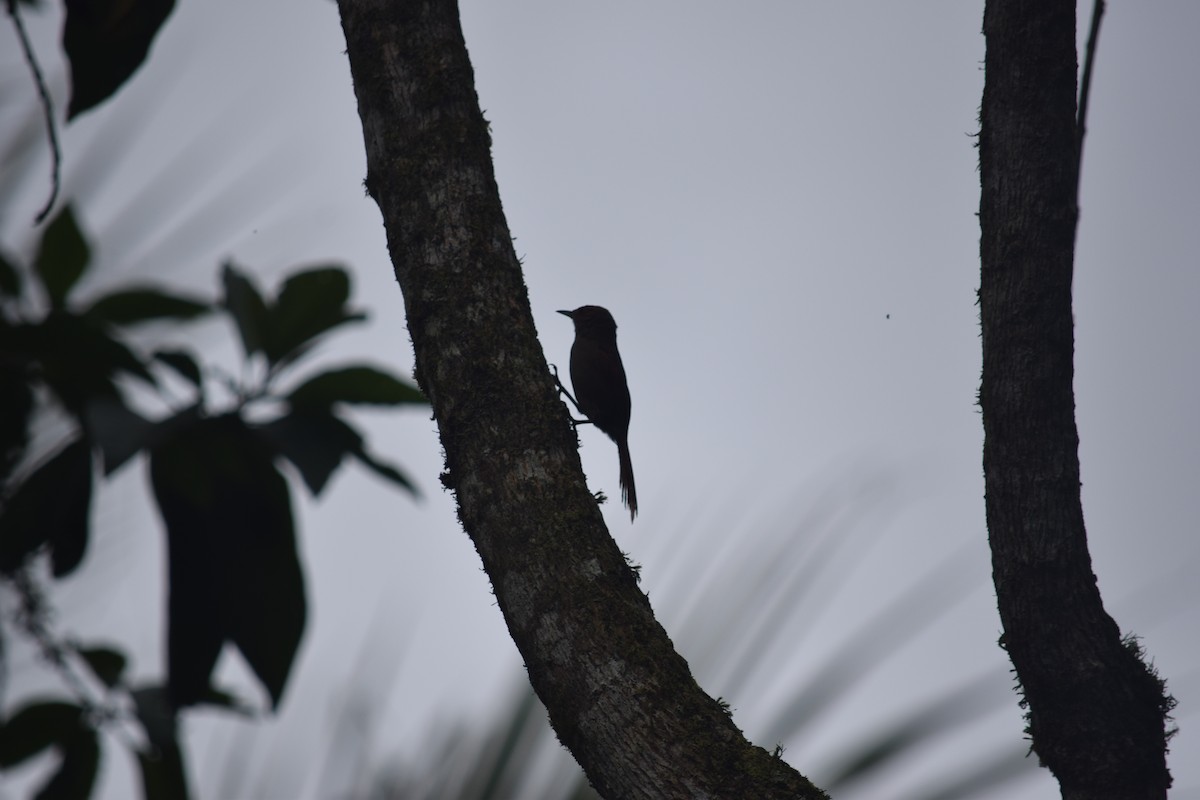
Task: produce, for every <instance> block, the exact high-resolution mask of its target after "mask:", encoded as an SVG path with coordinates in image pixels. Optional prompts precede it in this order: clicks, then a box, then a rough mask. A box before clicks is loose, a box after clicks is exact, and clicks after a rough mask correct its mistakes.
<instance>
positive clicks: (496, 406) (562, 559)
mask: <svg viewBox="0 0 1200 800" xmlns="http://www.w3.org/2000/svg"><path fill="white" fill-rule="evenodd" d="M338 7H339V10H340V12H341V17H342V27H343V29H344V31H345V34H346V48H347V54H348V56H349V59H350V68H351V74H352V77H353V80H354V90H355V94H356V95H357V98H358V110H359V116H360V117H361V118H362V125H363V136H364V140H365V144H366V154H367V180H366V186H367V191H368V193H369V194H370V195H371V196H372V197H373V198H374V199H375V201H376V202H377V203H378V204H379V208H380V211H381V212H382V215H383V221H384V226H385V228H386V229H387V236H388V248H389V251H390V254H391V259H392V263H393V265H394V267H395V273H396V278H397V281H398V282H399V284H400V288H401V290H402V292H403V294H404V303H405V310H406V312H407V319H408V328H409V332H410V334H411V335H412V340H413V349H414V352H415V356H416V367H417V369H416V372H417V376H418V381H419V383H420V384H421V388H422V390H424V392H425V395H426V396H427V397H428V398H429V400H430V403H431V405H432V407H433V412H434V415H435V417H436V419H437V424H438V429H439V433H440V436H441V440H442V445H443V447H444V449H445V452H446V467H447V471H446V474H445V475H444V476H443V482H444V483H445V484H446V485H447V486H448V487H450V488H451V489H453V491H454V492H455V495H456V499H457V501H458V513H459V518H460V520H461V522H462V525H463V528H464V529H465V530H466V532H467V534H468V535H469V536H470V537H471V539H472V541H473V542H474V544H475V547H476V549H477V551H478V552H479V555H480V558H481V559H482V561H483V565H484V569H485V570H486V571H487V574H488V577H489V578H490V579H491V583H492V588H493V590H494V591H495V595H496V600H497V603H498V605H499V607H500V610H501V611H502V612H503V614H504V618H505V621H506V623H507V624H508V628H509V631H510V633H511V635H512V638H513V641H514V642H515V643H516V645H517V647H518V649H519V650H520V652H521V655H522V656H523V657H524V659H525V664H526V668H527V670H528V673H529V679H530V682H531V684H532V685H533V688H534V690H535V691H536V692H537V694H538V697H539V698H541V700H542V702H543V703H544V704H545V706H546V708H547V710H548V711H549V714H550V721H551V724H552V725H553V726H554V729H555V732H556V733H557V734H558V737H559V739H560V740H561V741H562V742H563V744H565V745H566V746H567V747H568V748H569V749H570V751H571V753H572V754H573V755H574V756H575V758H576V760H577V761H579V763H580V765H581V766H582V767H583V769H584V771H585V772H586V773H587V776H588V778H589V780H590V781H591V782H592V784H593V785H594V786H595V787H596V789H597V791H599V792H600V794H601V795H603V796H604V797H606V798H608V799H609V800H619V799H622V798H646V799H647V800H649V798H663V797H754V798H762V799H763V800H771V799H772V798H818V797H823V796H824V795H823V794H822V793H821V792H820V790H818V789H817V788H816V787H814V786H813V785H812V784H811V783H809V782H808V781H807V780H805V779H804V778H803V777H802V776H801V775H799V774H798V773H796V772H795V770H793V769H792V768H791V767H789V766H788V765H787V764H785V763H784V762H783V761H782V760H780V759H778V758H775V757H773V756H772V755H771V754H770V753H768V752H767V751H765V750H763V749H762V748H759V747H754V746H753V745H751V744H749V743H748V742H747V741H746V740H745V739H744V738H743V737H742V735H741V732H740V731H738V730H737V728H736V727H734V725H733V722H732V720H731V719H730V717H729V716H728V714H727V713H726V711H725V710H724V709H723V708H722V707H721V705H720V704H719V703H718V702H717V701H715V700H713V699H712V698H710V697H708V696H707V695H705V694H704V693H703V692H702V691H701V690H700V688H699V687H698V686H697V684H696V681H695V679H694V678H693V677H692V675H691V673H690V671H689V669H688V665H687V663H686V662H685V661H684V660H683V658H682V657H680V656H679V654H678V653H676V652H675V651H674V649H673V647H672V645H671V641H670V639H669V638H668V636H667V634H666V631H664V630H663V628H662V626H661V625H659V623H658V621H657V620H656V619H655V618H654V614H653V612H652V610H651V608H650V603H649V601H648V600H647V598H646V596H645V595H644V594H643V593H642V592H641V590H640V589H639V588H638V586H637V579H636V576H635V575H634V574H633V573H632V572H631V571H630V569H629V567H628V566H627V564H626V562H625V559H624V557H623V556H622V554H621V551H620V550H619V549H618V548H617V546H616V544H615V543H614V542H613V540H612V538H611V537H610V536H609V535H608V531H607V530H606V529H605V527H604V521H603V518H602V516H601V514H600V511H599V508H598V506H597V504H596V501H595V499H594V498H593V497H592V495H591V493H590V492H589V491H588V488H587V484H586V482H585V481H584V479H583V474H582V470H581V467H580V462H579V453H578V450H577V442H576V438H575V437H574V436H573V435H572V430H571V426H570V423H569V415H568V414H567V411H566V407H565V406H564V405H563V404H562V402H561V401H560V400H559V399H558V396H557V393H556V391H555V388H554V384H553V381H552V380H551V375H550V372H549V369H548V368H547V364H546V359H545V356H544V354H543V353H542V350H541V346H540V344H539V343H538V340H537V332H536V330H535V327H534V323H533V318H532V314H531V311H530V308H529V300H528V296H527V293H526V289H525V284H524V277H523V275H522V274H521V268H520V263H519V261H518V259H517V257H516V253H515V252H514V251H513V248H512V236H511V234H510V232H509V230H508V226H507V223H506V221H505V219H504V215H503V211H502V209H501V205H500V197H499V191H498V189H497V187H496V183H495V178H494V175H493V170H492V163H491V153H490V147H491V141H490V137H489V135H488V131H487V123H486V121H485V120H484V118H483V115H482V113H481V111H480V109H479V101H478V98H477V97H476V95H475V89H474V74H473V71H472V68H471V64H470V61H469V59H468V57H467V52H466V45H465V43H464V41H463V37H462V30H461V26H460V24H459V19H458V9H457V7H456V5H455V4H454V2H452V1H451V0H411V2H404V3H395V2H391V0H339V3H338Z"/></svg>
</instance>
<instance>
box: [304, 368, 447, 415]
mask: <svg viewBox="0 0 1200 800" xmlns="http://www.w3.org/2000/svg"><path fill="white" fill-rule="evenodd" d="M287 401H288V403H290V404H291V406H292V407H293V408H301V407H317V408H326V407H329V406H331V405H333V404H334V403H362V404H369V405H385V406H397V405H402V404H405V403H420V404H422V405H425V404H427V403H428V402H429V401H428V400H426V399H425V395H423V394H421V391H420V390H419V389H417V387H415V386H413V385H412V384H410V383H406V382H405V381H403V380H401V379H400V378H397V377H396V376H394V375H392V374H390V373H387V372H384V371H383V370H380V369H376V368H375V367H371V366H367V365H355V366H351V367H343V368H342V369H335V370H329V371H328V372H323V373H321V374H320V375H316V376H314V377H312V378H309V379H308V380H307V381H305V382H304V383H303V384H301V385H300V386H298V387H296V388H295V389H293V390H292V392H291V394H289V395H288V397H287Z"/></svg>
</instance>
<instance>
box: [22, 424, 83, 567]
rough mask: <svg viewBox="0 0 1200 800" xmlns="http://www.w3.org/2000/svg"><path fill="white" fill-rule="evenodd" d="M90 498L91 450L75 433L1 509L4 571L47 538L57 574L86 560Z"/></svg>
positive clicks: (26, 555) (46, 541)
mask: <svg viewBox="0 0 1200 800" xmlns="http://www.w3.org/2000/svg"><path fill="white" fill-rule="evenodd" d="M91 499H92V456H91V451H90V450H89V448H88V445H87V442H85V441H84V440H83V439H76V440H75V441H74V442H72V443H71V444H69V445H67V446H66V447H64V448H63V449H62V450H60V451H59V452H58V454H57V455H55V456H54V457H53V458H51V459H50V460H49V461H47V462H46V463H45V464H43V465H42V466H41V467H39V468H38V469H37V470H36V471H35V472H34V473H33V474H31V475H30V476H29V477H28V478H26V479H25V481H24V482H23V483H22V484H21V485H20V486H18V487H17V489H16V491H15V492H14V493H13V494H12V496H11V497H10V498H9V499H8V502H6V503H5V505H4V508H3V511H0V530H3V531H4V536H2V537H0V572H5V573H7V572H12V571H13V570H14V569H16V568H17V567H19V566H20V565H21V564H22V563H23V562H24V561H25V559H26V558H27V557H28V556H29V555H30V554H31V553H32V552H34V551H35V550H37V549H38V548H39V547H41V546H42V545H44V544H49V546H50V548H51V559H52V565H53V570H54V575H55V577H62V576H63V575H66V574H68V573H70V572H71V571H73V570H74V569H75V567H77V566H79V562H80V561H82V560H83V554H84V551H85V549H86V547H87V538H88V509H89V507H90V505H91Z"/></svg>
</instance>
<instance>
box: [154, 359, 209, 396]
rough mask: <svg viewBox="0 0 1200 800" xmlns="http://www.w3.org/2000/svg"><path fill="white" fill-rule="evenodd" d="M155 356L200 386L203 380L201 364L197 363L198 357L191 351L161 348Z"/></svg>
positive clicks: (193, 383)
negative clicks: (194, 356)
mask: <svg viewBox="0 0 1200 800" xmlns="http://www.w3.org/2000/svg"><path fill="white" fill-rule="evenodd" d="M154 358H155V360H157V361H161V362H162V363H163V364H166V365H167V366H168V367H170V368H171V369H173V370H175V372H177V373H178V374H179V375H180V376H182V377H183V378H185V379H186V380H188V381H190V382H191V383H192V385H194V386H196V387H197V388H199V386H200V384H201V380H202V378H201V374H200V365H199V364H197V363H196V359H195V358H193V357H192V354H191V353H188V352H186V351H184V350H159V351H157V352H156V353H155V354H154Z"/></svg>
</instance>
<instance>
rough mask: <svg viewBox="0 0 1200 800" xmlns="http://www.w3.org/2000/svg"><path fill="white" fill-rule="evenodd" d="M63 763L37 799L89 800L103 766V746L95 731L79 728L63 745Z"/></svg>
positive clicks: (38, 794) (36, 796)
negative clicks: (100, 767)
mask: <svg viewBox="0 0 1200 800" xmlns="http://www.w3.org/2000/svg"><path fill="white" fill-rule="evenodd" d="M59 746H60V747H61V748H62V751H63V756H62V762H61V763H60V764H59V765H58V770H56V771H55V773H54V774H53V775H52V776H51V777H50V780H49V781H47V782H46V784H45V785H44V786H43V787H42V788H41V789H40V790H38V793H37V794H36V795H34V797H35V799H36V800H87V799H88V797H90V796H91V794H92V786H93V785H94V784H95V783H96V772H97V769H98V768H99V766H100V742H99V741H98V738H97V736H96V732H95V731H94V730H92V729H91V728H84V727H79V728H77V729H76V730H75V732H74V734H72V735H71V736H70V737H69V738H67V739H65V740H64V741H62V742H60V743H59Z"/></svg>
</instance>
